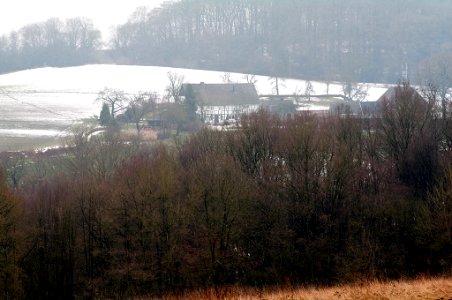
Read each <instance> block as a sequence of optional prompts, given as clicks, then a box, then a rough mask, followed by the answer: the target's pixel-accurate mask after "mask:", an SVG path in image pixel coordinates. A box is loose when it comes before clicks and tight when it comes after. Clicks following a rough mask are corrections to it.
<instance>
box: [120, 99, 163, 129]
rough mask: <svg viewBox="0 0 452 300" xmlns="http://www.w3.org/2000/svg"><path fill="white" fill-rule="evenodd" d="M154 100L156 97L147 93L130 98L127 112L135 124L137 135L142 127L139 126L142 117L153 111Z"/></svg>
mask: <svg viewBox="0 0 452 300" xmlns="http://www.w3.org/2000/svg"><path fill="white" fill-rule="evenodd" d="M156 99H157V95H156V94H155V93H149V92H144V93H139V94H137V95H134V96H132V99H131V100H130V102H129V107H128V110H127V111H128V112H129V114H130V117H131V119H132V121H133V122H134V123H135V128H136V129H137V132H138V133H140V131H141V129H143V127H144V126H143V125H142V124H141V120H142V119H143V117H144V116H145V115H146V114H148V113H150V112H151V111H153V110H154V109H155V105H156V104H155V102H156Z"/></svg>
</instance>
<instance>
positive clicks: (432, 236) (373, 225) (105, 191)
mask: <svg viewBox="0 0 452 300" xmlns="http://www.w3.org/2000/svg"><path fill="white" fill-rule="evenodd" d="M402 91H404V89H402ZM406 96H407V94H406V93H403V92H402V93H400V95H398V98H400V99H398V101H396V102H387V103H385V105H384V109H383V115H382V117H381V118H377V119H359V118H354V117H352V116H350V115H347V114H339V115H331V116H324V117H319V116H315V115H310V114H303V115H297V116H292V117H288V118H285V119H282V118H280V117H276V116H272V115H270V114H268V113H266V112H264V111H260V112H258V113H255V114H252V115H250V116H247V117H245V118H243V120H242V121H241V127H240V129H239V130H236V131H228V132H223V131H210V130H202V131H200V132H198V133H196V134H194V135H193V136H191V137H189V138H187V139H186V140H184V141H179V142H177V143H176V144H174V145H173V146H169V145H163V144H162V145H156V146H154V147H152V148H148V147H143V146H139V144H137V143H123V142H121V140H120V139H119V137H118V133H117V132H115V131H111V132H108V133H107V134H105V135H97V136H93V137H91V138H88V136H87V135H86V134H85V132H84V131H83V130H79V131H77V132H76V133H75V135H74V142H73V145H74V147H73V148H71V149H72V150H71V152H70V153H65V154H64V155H62V154H58V155H56V156H52V157H50V158H49V157H48V158H46V159H43V158H35V159H33V161H34V163H32V164H30V159H31V158H30V157H28V158H26V159H25V160H24V163H25V164H27V167H26V168H25V169H28V170H35V171H34V172H33V174H28V175H26V174H25V175H22V176H21V177H17V176H16V175H17V172H15V171H17V170H22V174H24V173H23V168H21V164H20V163H12V162H14V161H15V162H18V161H19V160H12V159H11V158H9V161H10V162H11V163H9V164H8V166H9V167H8V172H7V173H6V174H7V179H9V180H10V181H11V182H14V183H15V185H14V186H15V187H16V190H17V192H20V193H21V194H22V195H23V199H24V201H23V203H24V205H23V207H22V206H17V205H14V203H21V202H18V201H17V199H16V198H14V197H12V196H13V194H12V193H11V190H10V189H9V188H7V187H6V186H5V185H4V184H3V185H0V221H1V222H0V230H1V232H2V235H1V237H2V238H1V240H0V242H1V243H2V244H1V247H2V248H1V252H0V254H1V257H0V279H1V281H0V288H1V291H0V292H1V293H2V295H4V296H5V297H6V298H8V295H11V293H13V292H14V293H16V294H15V295H19V296H20V295H24V296H25V298H33V299H49V298H52V299H70V298H74V297H77V298H78V297H80V298H82V297H83V298H104V297H113V296H115V297H121V298H124V297H127V296H132V295H137V294H154V295H159V294H162V293H165V292H174V291H180V290H185V289H194V288H198V287H201V286H206V285H227V284H241V285H252V286H260V285H265V284H279V283H283V284H286V283H287V282H288V281H290V282H291V283H294V284H298V283H308V282H309V283H335V282H344V281H354V280H356V279H357V278H375V277H376V278H399V277H402V276H403V277H405V276H416V275H419V274H431V275H435V274H450V273H449V272H450V269H451V266H452V256H451V253H452V240H451V231H452V227H451V224H452V165H451V161H452V157H451V151H450V149H451V140H450V137H451V134H450V133H451V130H452V128H451V127H450V117H449V118H448V119H446V121H444V120H443V119H440V120H439V119H437V117H436V116H437V114H435V113H432V110H431V107H430V106H428V105H425V103H424V104H420V103H419V102H417V101H415V100H413V99H412V97H406ZM406 107H410V108H411V109H410V110H409V111H408V110H406ZM394 136H399V137H400V138H396V139H394ZM13 179H14V180H13ZM5 191H6V192H5ZM14 199H16V200H14ZM13 207H16V210H17V209H18V208H20V209H19V210H18V211H16V213H13V210H12V208H13ZM19 212H20V213H19ZM16 225H17V228H18V229H17V231H15V230H14V229H15V228H16ZM13 282H14V285H13V284H12V283H13ZM13 288H14V289H13ZM21 290H22V291H23V293H22V294H21V293H20V291H21ZM19 296H17V297H14V298H18V297H19ZM10 297H12V296H10Z"/></svg>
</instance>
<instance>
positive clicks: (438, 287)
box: [141, 278, 452, 300]
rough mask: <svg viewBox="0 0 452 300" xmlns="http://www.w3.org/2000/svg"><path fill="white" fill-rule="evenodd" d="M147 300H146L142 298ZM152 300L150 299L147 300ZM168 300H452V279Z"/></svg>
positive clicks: (213, 292) (214, 292)
mask: <svg viewBox="0 0 452 300" xmlns="http://www.w3.org/2000/svg"><path fill="white" fill-rule="evenodd" d="M141 299H146V298H141ZM148 299H149V298H148ZM164 299H167V300H181V299H186V300H217V299H221V300H226V299H231V300H232V299H234V300H302V299H306V300H308V299H316V300H320V299H347V300H348V299H369V300H377V299H379V300H380V299H391V300H392V299H395V300H405V299H406V300H408V299H409V300H411V299H426V300H427V299H432V300H433V299H435V300H439V299H441V300H451V299H452V278H435V279H426V278H421V279H417V280H411V281H391V282H377V281H373V282H367V283H361V284H354V285H344V286H338V287H331V288H321V289H319V288H301V289H291V288H286V289H282V290H279V291H277V290H265V289H264V290H251V289H240V288H230V289H209V290H203V291H197V292H192V293H189V294H185V295H182V296H171V297H166V298H164Z"/></svg>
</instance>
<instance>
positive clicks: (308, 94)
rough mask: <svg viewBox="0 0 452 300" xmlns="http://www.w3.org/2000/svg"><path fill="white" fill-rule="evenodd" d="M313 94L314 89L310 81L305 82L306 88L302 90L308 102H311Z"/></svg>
mask: <svg viewBox="0 0 452 300" xmlns="http://www.w3.org/2000/svg"><path fill="white" fill-rule="evenodd" d="M312 93H314V87H313V86H312V83H311V81H310V80H308V81H306V86H305V90H304V94H305V95H306V97H307V98H308V101H311V94H312Z"/></svg>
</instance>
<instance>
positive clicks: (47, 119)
mask: <svg viewBox="0 0 452 300" xmlns="http://www.w3.org/2000/svg"><path fill="white" fill-rule="evenodd" d="M169 72H171V73H173V74H177V75H179V76H183V77H184V82H185V83H199V82H205V83H222V82H224V81H225V78H228V79H229V80H230V81H231V82H242V83H243V82H246V75H245V74H238V73H225V72H220V71H204V70H192V69H178V68H166V67H154V66H128V65H127V66H125V65H86V66H80V67H68V68H40V69H33V70H26V71H20V72H15V73H10V74H4V75H0V136H2V135H11V136H14V135H18V134H20V135H27V132H28V134H30V135H40V134H41V135H58V134H61V133H62V132H64V130H65V129H67V128H68V127H70V126H71V125H72V124H73V123H74V122H77V121H78V120H80V119H82V118H87V117H91V116H94V115H98V114H99V111H100V108H101V103H98V102H96V101H95V100H96V97H97V94H98V92H99V91H101V90H103V89H104V88H106V87H108V88H114V89H119V90H123V91H124V92H126V93H128V94H134V93H138V92H144V91H150V92H156V93H157V94H158V95H160V96H163V95H164V93H165V87H166V86H167V85H168V83H169V80H168V73H169ZM255 80H256V88H257V90H258V93H259V94H265V95H266V94H274V92H275V91H274V84H273V80H271V78H269V77H265V76H255ZM311 83H312V86H313V88H314V92H312V94H325V93H326V84H325V83H322V82H311ZM305 84H306V82H305V81H303V80H296V79H281V80H280V93H281V94H286V95H287V94H290V95H292V94H295V93H296V94H303V93H304V90H305ZM385 91H386V87H384V86H383V85H371V86H368V95H369V96H368V100H371V101H372V100H377V99H378V98H379V97H380V95H382V94H383V93H384V92H385ZM329 92H330V94H341V93H342V90H341V85H340V84H338V83H336V84H330V86H329Z"/></svg>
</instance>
